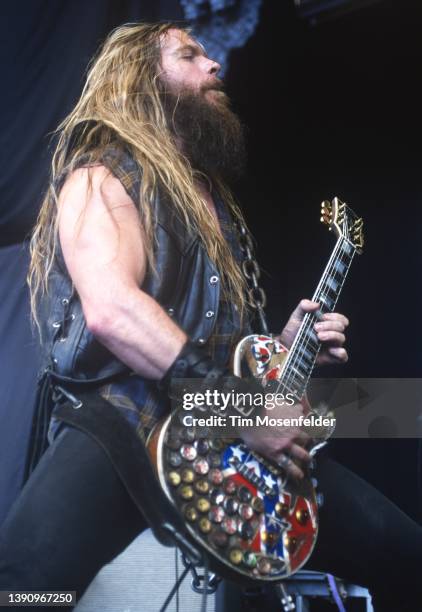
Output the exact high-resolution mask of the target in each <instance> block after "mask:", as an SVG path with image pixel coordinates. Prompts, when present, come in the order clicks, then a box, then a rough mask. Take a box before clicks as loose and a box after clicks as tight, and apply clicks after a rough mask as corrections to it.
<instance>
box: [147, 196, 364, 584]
mask: <svg viewBox="0 0 422 612" xmlns="http://www.w3.org/2000/svg"><path fill="white" fill-rule="evenodd" d="M321 221H322V222H323V223H324V224H325V225H327V226H328V227H329V229H330V230H333V232H334V233H335V234H336V235H337V238H338V240H337V242H336V245H335V247H334V250H333V252H332V255H331V257H330V259H329V261H328V264H327V266H326V268H325V270H324V272H323V275H322V277H321V280H320V282H319V284H318V287H317V289H316V291H315V293H314V295H313V297H312V300H313V301H314V302H318V303H319V305H320V308H319V311H318V312H317V313H307V314H306V315H305V317H304V319H303V321H302V323H301V325H300V328H299V330H298V332H297V335H296V337H295V339H294V341H293V344H292V346H291V348H290V351H288V350H287V349H286V348H285V347H283V346H282V345H281V344H280V343H279V342H278V341H276V340H275V339H274V338H272V337H270V336H265V335H251V336H247V337H245V338H243V340H241V341H240V342H239V344H238V345H237V347H236V350H235V353H234V360H233V373H234V374H235V375H236V376H240V377H248V378H250V377H255V378H256V379H258V380H259V381H260V382H261V383H262V386H263V387H264V388H265V387H266V386H267V385H269V383H270V382H271V385H270V390H271V392H272V391H273V390H274V387H275V388H276V390H277V393H282V394H286V395H287V393H291V394H292V395H293V397H294V398H295V399H294V401H295V402H301V403H302V405H303V408H304V413H305V416H306V415H310V414H311V413H312V414H314V415H315V416H328V415H327V412H326V410H325V409H324V410H320V411H316V410H312V409H311V407H310V406H309V404H308V402H307V399H306V388H307V384H308V381H309V378H310V376H311V373H312V370H313V367H314V365H315V362H316V358H317V355H318V351H319V348H320V342H319V340H318V338H317V336H316V333H315V331H314V325H315V323H316V321H317V320H318V318H320V317H321V316H322V315H323V314H324V313H326V312H333V310H334V308H335V305H336V302H337V299H338V296H339V294H340V291H341V288H342V286H343V283H344V280H345V278H346V275H347V272H348V270H349V267H350V265H351V262H352V259H353V256H354V254H355V253H356V252H357V253H361V252H362V248H363V233H362V226H363V222H362V219H361V218H358V217H357V215H356V214H355V213H354V212H353V211H352V210H351V209H350V208H349V207H348V206H347V204H345V203H343V202H341V201H340V200H338V198H334V200H333V201H332V203H330V202H328V201H324V202H323V203H322V208H321ZM268 391H269V388H267V392H268ZM292 401H293V400H292ZM236 409H237V410H238V411H239V412H240V413H241V414H242V415H243V416H245V417H247V416H248V415H247V414H245V413H244V409H243V408H242V409H241V408H240V407H236ZM209 410H210V411H212V408H211V409H209ZM180 413H181V411H179V413H178V414H176V416H175V417H168V418H167V420H166V421H164V422H161V423H159V424H158V425H157V427H156V428H155V429H154V430H153V432H152V433H151V436H150V438H149V440H148V444H147V446H148V450H149V452H150V455H151V458H152V461H153V464H154V465H155V468H156V473H157V477H158V479H159V482H160V484H161V486H162V488H163V490H164V492H165V494H166V496H167V497H168V499H169V500H170V502H171V503H172V504H173V505H174V506H175V507H176V508H177V509H178V510H179V512H180V514H181V516H182V517H183V518H184V521H185V523H186V526H187V529H188V530H189V533H190V534H191V536H192V539H193V541H195V542H196V544H197V545H198V544H199V545H200V547H202V549H203V550H204V551H206V552H207V553H209V555H208V556H209V560H210V567H211V569H213V570H214V571H216V572H218V573H219V574H220V575H223V576H224V575H226V576H228V577H229V578H231V579H239V580H249V581H250V580H252V581H261V582H277V581H281V580H283V579H284V578H286V577H288V576H290V575H291V574H293V573H294V572H296V571H297V570H298V569H300V567H302V565H303V564H304V563H305V562H306V561H307V559H308V558H309V556H310V555H311V553H312V550H313V548H314V545H315V542H316V538H317V534H318V504H317V496H316V493H315V490H314V486H313V482H312V479H311V478H310V474H309V473H305V478H303V479H302V480H300V481H299V480H296V479H292V478H288V477H287V476H286V473H285V471H284V470H283V469H282V468H281V467H280V466H279V465H276V464H273V463H271V462H269V461H267V460H265V459H264V458H263V457H262V456H260V455H258V454H257V453H256V452H253V451H251V450H250V449H248V448H247V446H246V445H245V444H244V443H243V442H242V441H241V440H239V439H227V438H223V437H220V438H216V437H211V436H210V431H209V428H207V427H187V426H186V425H182V422H181V418H180ZM268 416H269V417H271V411H269V415H268ZM264 426H265V425H264ZM267 426H270V425H267ZM306 431H307V433H308V435H309V436H310V438H311V440H312V445H311V446H310V447H308V450H309V452H310V454H311V455H312V456H313V455H315V453H316V451H317V450H318V449H319V448H320V447H321V446H323V445H324V444H325V443H326V440H327V439H328V438H329V436H330V435H331V434H332V431H333V427H331V426H330V427H327V428H326V429H321V427H318V431H317V432H316V430H315V429H314V430H312V429H306Z"/></svg>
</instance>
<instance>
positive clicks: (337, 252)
mask: <svg viewBox="0 0 422 612" xmlns="http://www.w3.org/2000/svg"><path fill="white" fill-rule="evenodd" d="M345 242H347V243H349V244H350V236H349V227H348V224H347V223H346V224H345V235H343V236H341V237H340V238H339V240H338V241H337V243H336V246H335V247H334V249H333V252H332V254H331V256H330V259H329V262H328V264H327V267H326V269H325V271H324V274H323V276H322V278H321V280H320V282H319V283H318V286H317V289H316V291H315V293H314V296H313V298H314V299H315V301H318V300H317V295H318V292H321V290H322V288H323V287H324V285H325V284H326V282H327V280H328V278H329V277H330V276H331V275H332V272H333V270H334V266H335V265H336V263H338V261H339V259H341V258H342V256H343V255H344V254H345V253H343V250H344V249H343V247H344V244H345ZM352 249H353V250H352V255H351V257H350V261H349V263H348V264H347V266H346V271H345V273H344V275H343V281H342V283H341V286H340V288H339V290H338V292H337V296H336V298H335V300H334V303H333V304H332V306H331V309H329V311H330V312H333V311H334V308H335V306H336V303H337V300H338V297H339V295H340V291H341V289H342V287H343V284H344V281H345V279H346V276H347V273H348V271H349V268H350V265H351V263H352V260H353V256H354V254H355V250H356V248H355V246H354V245H353V244H352ZM343 263H345V262H344V261H343ZM345 265H346V264H345ZM315 321H316V316H315V314H313V313H307V315H305V317H304V322H303V324H302V325H301V328H302V329H301V331H300V332H299V334H298V337H297V338H295V340H294V342H293V345H292V347H291V351H293V350H295V346H296V345H297V344H299V348H300V349H301V352H300V353H299V351H297V355H296V359H295V360H294V361H293V362H291V363H290V368H291V369H290V376H287V378H286V379H285V384H284V388H286V387H287V382H289V383H290V380H293V382H294V372H293V368H294V365H296V364H297V363H298V361H299V360H301V361H302V359H303V354H304V352H305V350H307V349H308V346H309V344H310V342H309V341H308V342H307V343H306V344H305V343H303V344H302V346H300V342H303V340H302V339H303V337H304V336H305V335H306V337H308V338H309V334H308V332H309V331H310V329H311V327H310V326H311V325H312V326H313V325H314V324H315ZM318 344H319V346H318V348H317V351H316V354H315V357H314V359H313V363H312V364H311V371H312V369H313V367H314V365H315V360H316V358H317V356H318V352H319V349H320V346H321V343H320V342H319V341H318ZM288 361H289V360H288ZM290 361H291V360H290ZM293 364H294V365H293ZM288 367H289V363H287V364H286V369H287V368H288ZM309 377H310V374H309V375H308V376H307V378H306V380H305V381H304V383H302V384H303V386H304V387H306V385H307V381H308V380H309ZM280 386H281V385H280Z"/></svg>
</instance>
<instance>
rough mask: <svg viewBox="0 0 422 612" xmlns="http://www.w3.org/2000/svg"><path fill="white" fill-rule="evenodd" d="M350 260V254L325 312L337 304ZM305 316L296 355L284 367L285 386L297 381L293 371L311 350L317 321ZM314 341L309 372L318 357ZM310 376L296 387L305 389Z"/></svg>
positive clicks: (318, 348) (311, 314)
mask: <svg viewBox="0 0 422 612" xmlns="http://www.w3.org/2000/svg"><path fill="white" fill-rule="evenodd" d="M352 259H353V254H352V256H351V258H350V261H349V263H348V265H347V269H346V272H345V274H344V277H343V281H342V283H341V285H340V287H339V290H338V293H337V296H336V298H335V299H333V300H332V304H331V307H330V308H329V309H328V311H327V312H334V309H335V306H336V304H337V301H338V297H339V294H340V291H341V288H342V286H343V284H344V281H345V278H346V276H347V273H348V271H349V268H350V265H351V262H352ZM336 261H338V258H337V260H336ZM343 263H344V262H343ZM331 271H332V270H331ZM331 271H330V274H331ZM320 295H321V294H320ZM322 295H324V293H322ZM314 300H315V301H316V302H317V301H318V294H317V293H316V294H315V296H314ZM305 316H306V317H307V320H306V321H305V322H304V325H303V329H302V333H301V334H300V337H299V340H298V343H297V346H298V348H297V349H296V354H295V355H294V357H293V359H292V360H291V362H290V364H289V365H288V366H286V367H289V368H290V373H289V375H288V376H287V378H286V383H287V386H288V385H290V383H291V382H293V384H294V382H295V379H296V380H298V378H297V376H296V374H295V371H299V370H300V368H299V367H298V366H299V364H300V363H303V356H304V353H305V351H307V350H308V349H309V346H310V345H311V348H312V345H313V344H314V339H313V338H311V334H312V332H314V333H315V330H314V325H315V323H316V321H317V320H318V318H317V317H316V315H315V314H314V313H307V315H305ZM304 339H305V341H304ZM316 341H317V343H318V347H317V350H316V353H315V356H314V357H313V361H312V363H311V367H310V370H311V371H312V369H313V367H314V365H315V361H316V358H317V356H318V352H319V350H320V348H321V342H320V341H319V340H318V338H316ZM310 375H311V372H310V373H309V374H308V376H307V377H306V378H304V379H303V380H302V381H300V380H298V385H301V386H302V387H303V388H305V387H306V385H307V382H308V380H309V378H310Z"/></svg>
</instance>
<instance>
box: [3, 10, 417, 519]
mask: <svg viewBox="0 0 422 612" xmlns="http://www.w3.org/2000/svg"><path fill="white" fill-rule="evenodd" d="M1 11H2V13H3V14H2V15H1V18H2V23H3V24H5V25H4V27H3V28H2V32H1V38H0V45H1V49H2V67H3V75H2V85H3V87H2V89H3V93H2V97H1V115H0V116H1V120H2V130H1V135H0V138H1V147H0V154H1V155H2V163H1V168H2V173H1V177H0V189H1V194H2V196H1V201H0V247H2V248H0V268H1V271H2V275H1V278H0V291H1V294H0V295H1V298H2V299H1V302H0V304H1V306H0V308H1V311H0V341H1V342H0V360H1V366H2V371H1V375H0V389H1V390H2V398H3V401H2V403H1V404H0V428H1V429H0V465H1V468H0V522H1V520H2V518H3V516H4V514H5V512H6V511H7V508H8V507H9V505H10V503H11V501H12V500H13V499H14V497H15V496H16V494H17V492H18V490H19V487H20V485H21V479H22V469H23V463H24V458H25V452H26V444H27V440H28V435H29V429H30V422H31V416H32V410H33V393H34V388H35V374H36V370H37V367H38V356H37V346H36V342H35V340H31V336H30V330H29V324H28V309H27V299H28V298H27V291H26V288H25V284H24V277H25V272H26V265H27V243H25V242H24V240H25V238H27V237H28V234H29V232H30V229H31V226H32V224H33V222H34V220H35V217H36V214H37V212H38V208H39V205H40V202H41V195H42V192H43V189H44V187H45V184H46V180H47V175H48V163H49V156H50V154H51V149H49V148H48V143H49V136H48V134H49V132H51V131H52V130H53V129H54V128H55V127H56V125H57V124H58V122H59V121H60V119H62V118H63V117H64V116H65V114H66V113H67V112H68V111H69V110H70V108H71V107H72V105H73V104H74V102H75V101H76V99H77V97H78V95H79V93H80V88H81V86H82V83H83V71H84V69H85V67H86V64H87V61H88V59H89V58H90V57H91V55H92V53H93V52H94V50H95V49H96V47H97V46H98V44H99V42H100V41H101V40H102V39H103V37H104V36H105V35H106V34H107V32H108V31H109V30H110V29H111V28H112V27H114V26H115V25H118V24H119V23H123V22H125V21H133V20H137V19H141V18H145V19H154V18H179V17H181V16H182V11H181V8H180V5H179V3H178V2H177V1H176V0H174V1H171V0H167V2H158V1H157V2H141V1H139V2H135V1H133V0H126V1H124V2H118V1H117V0H90V2H83V1H81V0H61V1H60V2H55V1H52V0H44V1H41V0H32V1H29V0H27V1H26V2H17V3H14V4H13V5H12V3H9V2H6V3H3V5H2V8H1ZM421 26H422V8H421V6H420V2H418V1H417V0H414V1H413V2H412V1H410V0H397V1H396V2H388V1H380V2H378V3H375V4H373V5H372V6H370V7H367V8H364V9H363V8H362V9H360V10H356V11H354V12H351V13H350V14H346V15H344V16H341V17H338V18H336V19H332V20H328V21H325V22H323V23H320V24H318V25H311V24H310V23H309V21H307V20H306V19H303V18H300V17H299V16H298V14H297V13H296V11H295V9H294V5H293V0H291V1H290V0H281V1H280V0H264V1H263V6H262V10H261V20H260V23H259V24H258V27H257V29H256V32H255V34H254V36H253V37H252V38H250V39H249V41H248V42H247V43H246V45H245V46H244V47H243V48H241V49H237V50H234V51H233V52H232V53H231V56H230V62H229V65H228V70H227V73H226V79H225V80H226V83H227V89H228V92H229V94H230V96H231V97H232V100H233V105H234V107H235V109H236V110H237V112H238V113H239V114H240V116H241V117H242V119H243V120H244V122H245V123H246V124H247V125H248V127H249V153H250V156H249V165H248V172H247V176H246V177H245V180H244V181H242V183H241V184H239V185H238V186H237V189H236V191H237V195H238V197H239V200H240V201H241V203H242V206H243V208H244V210H245V214H246V216H247V219H248V221H249V225H250V227H251V228H252V230H253V232H254V234H255V237H256V239H257V245H258V256H259V260H260V263H261V266H262V267H263V269H264V272H265V273H264V275H263V284H264V286H265V289H266V291H267V293H268V298H269V306H268V315H269V318H270V322H271V328H272V330H274V331H278V330H279V329H280V328H281V326H282V324H283V323H284V321H285V320H286V318H287V317H288V315H289V313H290V311H291V310H292V309H293V307H294V306H295V305H296V303H297V302H298V301H299V299H300V298H302V297H310V296H311V295H312V293H313V290H314V288H315V287H316V284H317V282H318V280H319V277H320V275H321V272H322V270H323V268H324V267H325V262H326V260H327V258H328V255H329V253H330V252H331V249H332V247H333V237H332V236H331V235H330V234H329V233H328V232H327V231H326V229H325V228H324V227H323V226H322V225H321V224H320V222H319V206H320V202H321V200H323V199H327V198H328V199H332V197H333V196H335V195H337V196H339V197H340V198H341V199H343V200H345V201H347V202H348V203H349V204H350V205H351V206H352V207H353V208H354V209H355V210H356V212H358V213H359V215H361V216H363V218H364V221H365V234H366V247H365V252H364V254H363V255H362V257H360V258H358V259H357V260H356V261H355V262H354V264H353V266H352V270H351V273H350V278H349V279H348V281H347V284H346V286H345V289H344V292H343V294H342V297H341V301H340V304H339V309H340V310H341V311H343V312H345V314H347V316H348V317H349V318H350V320H351V326H350V329H349V333H348V348H349V351H350V361H349V363H348V364H347V365H346V366H345V367H344V368H342V369H341V370H340V369H338V368H333V369H332V370H331V371H330V373H331V374H333V375H337V376H354V377H357V376H359V377H392V378H396V377H419V376H420V364H421V357H420V352H421V351H420V344H421V342H422V330H421V329H420V324H419V313H420V312H421V307H422V297H421V291H420V290H419V276H420V267H421V257H422V256H421V252H420V248H419V245H420V242H421V239H420V227H421V225H422V213H421V212H420V209H419V206H420V202H421V201H422V198H421V196H422V193H421V191H422V188H421V183H420V169H419V164H420V136H421V133H420V121H419V116H420V112H421V111H420V109H421V108H422V96H421V93H420V86H419V84H420V80H421V78H422V70H421V68H422V62H421V60H422V57H421V55H422V44H421V36H420V31H421ZM405 408H406V406H405V401H404V402H403V406H398V407H397V409H398V410H402V409H403V410H404V409H405ZM331 448H332V453H333V454H334V455H336V456H337V457H339V458H340V459H341V460H342V461H344V462H345V463H346V464H348V465H350V466H351V467H353V468H354V469H355V470H356V471H357V472H359V473H360V474H361V475H363V476H364V477H366V478H368V479H369V480H371V481H372V482H373V483H374V484H376V485H377V486H378V487H379V488H381V489H382V490H383V491H384V492H385V493H386V494H387V495H389V496H390V497H391V498H392V499H394V501H396V503H398V504H399V505H400V506H401V507H402V508H403V509H404V510H405V511H406V512H408V513H409V514H411V515H412V516H413V517H414V518H420V514H418V507H417V503H418V502H417V486H416V485H417V470H416V468H417V443H416V441H415V440H360V441H359V440H350V441H346V440H345V441H333V442H331Z"/></svg>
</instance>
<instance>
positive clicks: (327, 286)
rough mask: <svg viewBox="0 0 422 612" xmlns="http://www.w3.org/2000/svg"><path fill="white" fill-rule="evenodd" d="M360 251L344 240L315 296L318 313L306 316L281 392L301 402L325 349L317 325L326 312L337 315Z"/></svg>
mask: <svg viewBox="0 0 422 612" xmlns="http://www.w3.org/2000/svg"><path fill="white" fill-rule="evenodd" d="M355 252H356V249H355V247H354V245H353V243H352V242H350V241H349V240H348V239H347V238H344V237H340V238H339V239H338V241H337V243H336V245H335V247H334V250H333V252H332V254H331V257H330V259H329V261H328V264H327V267H326V268H325V270H324V273H323V275H322V277H321V280H320V282H319V284H318V287H317V288H316V291H315V293H314V295H313V297H312V300H313V301H314V302H319V304H320V308H319V310H318V311H317V312H316V313H308V314H306V315H305V317H304V319H303V321H302V324H301V326H300V328H299V331H298V333H297V335H296V337H295V339H294V342H293V344H292V347H291V349H290V351H289V355H288V357H287V359H286V361H285V364H284V368H283V371H282V374H281V378H280V385H279V389H280V390H282V391H283V392H288V393H293V394H294V395H295V397H296V398H297V399H298V400H300V399H301V398H302V397H303V395H304V393H305V391H306V387H307V385H308V382H309V379H310V377H311V374H312V371H313V369H314V366H315V361H316V358H317V355H318V352H319V349H320V347H321V343H320V341H319V340H318V337H317V335H316V332H315V330H314V325H315V323H316V322H317V321H318V319H319V318H320V317H321V316H322V315H323V314H324V313H326V312H333V311H334V308H335V306H336V303H337V300H338V298H339V295H340V292H341V290H342V287H343V284H344V281H345V279H346V276H347V273H348V271H349V268H350V265H351V263H352V260H353V256H354V254H355Z"/></svg>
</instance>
